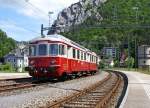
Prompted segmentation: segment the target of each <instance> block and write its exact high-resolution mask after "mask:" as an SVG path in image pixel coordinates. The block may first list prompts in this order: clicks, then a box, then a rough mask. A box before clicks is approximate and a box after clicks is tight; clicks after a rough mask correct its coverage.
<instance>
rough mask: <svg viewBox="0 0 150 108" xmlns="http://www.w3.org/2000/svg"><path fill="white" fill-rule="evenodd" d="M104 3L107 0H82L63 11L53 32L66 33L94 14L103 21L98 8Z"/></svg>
mask: <svg viewBox="0 0 150 108" xmlns="http://www.w3.org/2000/svg"><path fill="white" fill-rule="evenodd" d="M104 2H106V0H80V1H79V2H77V3H75V4H72V5H71V6H70V7H68V8H65V9H63V10H62V11H61V12H60V13H59V14H58V17H57V20H55V22H54V23H53V25H52V27H53V29H54V30H53V31H55V32H56V33H59V32H64V31H65V30H66V29H67V28H69V27H70V26H73V25H78V24H81V23H82V22H84V21H85V20H86V19H87V18H88V17H90V16H92V15H93V13H94V17H95V18H96V19H97V20H102V17H101V15H100V14H99V13H98V12H97V7H98V6H100V5H101V4H102V3H104ZM50 32H51V31H49V32H48V34H50Z"/></svg>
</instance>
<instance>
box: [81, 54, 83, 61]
mask: <svg viewBox="0 0 150 108" xmlns="http://www.w3.org/2000/svg"><path fill="white" fill-rule="evenodd" d="M81 60H83V52H81Z"/></svg>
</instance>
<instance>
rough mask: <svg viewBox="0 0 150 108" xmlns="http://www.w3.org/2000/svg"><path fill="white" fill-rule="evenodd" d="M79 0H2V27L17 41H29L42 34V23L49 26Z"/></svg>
mask: <svg viewBox="0 0 150 108" xmlns="http://www.w3.org/2000/svg"><path fill="white" fill-rule="evenodd" d="M78 1H79V0H0V29H2V30H4V31H5V32H6V33H7V34H8V36H10V37H12V38H14V39H15V40H17V41H28V40H30V39H32V38H34V37H36V36H39V35H40V34H39V33H40V25H41V24H44V25H45V26H48V24H49V17H48V12H49V11H51V12H54V14H52V15H51V20H52V21H54V19H56V17H57V14H58V13H59V12H60V11H61V10H62V9H64V8H66V7H68V6H70V5H71V4H72V3H76V2H78ZM52 21H51V23H52Z"/></svg>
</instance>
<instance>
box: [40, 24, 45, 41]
mask: <svg viewBox="0 0 150 108" xmlns="http://www.w3.org/2000/svg"><path fill="white" fill-rule="evenodd" d="M43 31H44V27H43V24H41V37H42V38H44V37H45V35H44V34H43Z"/></svg>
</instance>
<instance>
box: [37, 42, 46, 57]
mask: <svg viewBox="0 0 150 108" xmlns="http://www.w3.org/2000/svg"><path fill="white" fill-rule="evenodd" d="M38 54H39V55H40V56H44V55H47V45H46V44H40V45H39V51H38Z"/></svg>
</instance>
